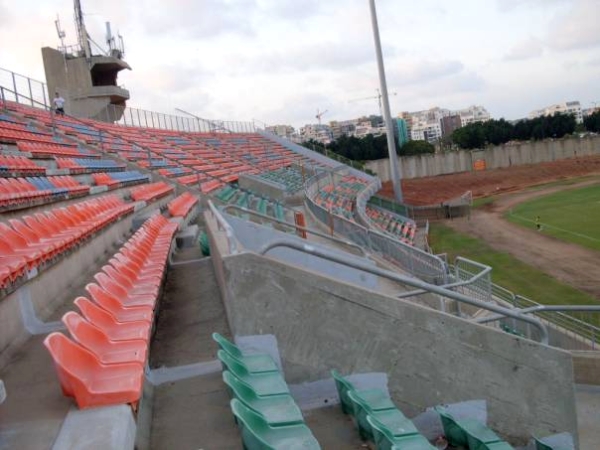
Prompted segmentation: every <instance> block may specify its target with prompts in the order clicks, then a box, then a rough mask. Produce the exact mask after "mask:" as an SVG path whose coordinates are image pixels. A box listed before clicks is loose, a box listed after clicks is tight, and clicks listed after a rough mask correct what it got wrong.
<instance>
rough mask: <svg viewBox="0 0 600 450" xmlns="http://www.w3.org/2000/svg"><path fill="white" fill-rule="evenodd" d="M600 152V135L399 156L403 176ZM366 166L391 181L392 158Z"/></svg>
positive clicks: (437, 173)
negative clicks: (483, 164) (434, 153)
mask: <svg viewBox="0 0 600 450" xmlns="http://www.w3.org/2000/svg"><path fill="white" fill-rule="evenodd" d="M597 154H600V136H588V137H585V138H581V139H580V138H572V137H570V138H565V139H547V140H544V141H528V142H523V143H520V144H510V145H501V146H498V147H491V148H488V149H485V150H472V151H469V150H461V151H456V152H449V153H443V154H437V155H420V156H405V157H402V158H400V165H401V173H402V178H421V177H433V176H437V175H445V174H451V173H458V172H469V171H471V170H473V164H474V163H475V162H476V161H481V160H482V161H485V167H486V169H499V168H502V167H510V166H520V165H524V164H538V163H541V162H550V161H557V160H561V159H568V158H576V157H580V156H590V155H597ZM366 167H367V168H368V169H370V170H372V171H373V172H375V173H376V174H377V176H379V178H381V181H389V180H390V177H389V160H388V159H379V160H376V161H367V163H366Z"/></svg>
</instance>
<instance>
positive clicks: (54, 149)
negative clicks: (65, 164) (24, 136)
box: [17, 141, 100, 158]
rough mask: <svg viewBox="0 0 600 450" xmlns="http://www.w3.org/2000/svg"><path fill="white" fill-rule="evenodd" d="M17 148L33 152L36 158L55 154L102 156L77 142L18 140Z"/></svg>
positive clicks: (51, 156)
mask: <svg viewBox="0 0 600 450" xmlns="http://www.w3.org/2000/svg"><path fill="white" fill-rule="evenodd" d="M17 148H18V149H19V150H20V151H22V152H27V153H31V155H32V156H33V157H34V158H54V157H55V156H75V157H85V158H100V155H98V154H95V153H92V152H90V151H89V150H84V149H80V148H79V147H77V146H76V145H75V144H72V145H71V144H60V145H59V144H41V143H37V142H26V141H19V142H17Z"/></svg>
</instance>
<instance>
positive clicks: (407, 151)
mask: <svg viewBox="0 0 600 450" xmlns="http://www.w3.org/2000/svg"><path fill="white" fill-rule="evenodd" d="M428 153H435V147H434V146H433V145H431V144H430V143H429V142H427V141H408V142H407V143H406V144H404V145H403V146H402V147H401V148H400V152H399V154H400V155H401V156H411V155H424V154H428Z"/></svg>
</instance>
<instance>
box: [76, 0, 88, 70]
mask: <svg viewBox="0 0 600 450" xmlns="http://www.w3.org/2000/svg"><path fill="white" fill-rule="evenodd" d="M73 4H74V7H75V25H76V26H77V41H78V42H79V46H80V47H81V49H82V50H83V53H84V54H85V57H86V59H88V60H89V59H90V58H91V57H92V49H91V47H90V36H89V35H88V32H87V30H86V29H85V22H84V21H83V11H82V10H81V2H80V1H79V0H73Z"/></svg>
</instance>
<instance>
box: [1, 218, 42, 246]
mask: <svg viewBox="0 0 600 450" xmlns="http://www.w3.org/2000/svg"><path fill="white" fill-rule="evenodd" d="M8 222H9V223H10V225H11V226H12V227H13V230H15V231H16V232H17V233H19V234H20V235H21V236H23V237H24V238H25V239H26V240H27V241H29V242H30V243H37V242H39V240H40V237H39V236H38V235H37V233H36V232H35V231H33V230H32V229H31V228H29V227H28V226H27V225H25V223H24V222H22V221H20V220H18V219H10V220H9V221H8Z"/></svg>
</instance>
